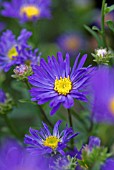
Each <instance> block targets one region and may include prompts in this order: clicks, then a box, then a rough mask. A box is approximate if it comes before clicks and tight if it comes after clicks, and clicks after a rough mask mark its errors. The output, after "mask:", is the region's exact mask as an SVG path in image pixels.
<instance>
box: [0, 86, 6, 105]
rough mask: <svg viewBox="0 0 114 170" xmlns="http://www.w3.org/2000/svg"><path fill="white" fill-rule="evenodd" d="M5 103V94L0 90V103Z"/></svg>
mask: <svg viewBox="0 0 114 170" xmlns="http://www.w3.org/2000/svg"><path fill="white" fill-rule="evenodd" d="M5 101H6V94H5V93H4V91H3V90H2V89H0V103H5Z"/></svg>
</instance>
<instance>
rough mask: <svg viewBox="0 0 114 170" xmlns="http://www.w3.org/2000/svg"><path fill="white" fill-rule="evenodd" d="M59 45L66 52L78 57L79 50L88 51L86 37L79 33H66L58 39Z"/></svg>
mask: <svg viewBox="0 0 114 170" xmlns="http://www.w3.org/2000/svg"><path fill="white" fill-rule="evenodd" d="M58 45H59V46H60V48H61V49H62V50H63V51H64V52H68V53H69V54H71V55H76V52H77V51H78V49H82V50H85V49H86V41H84V36H83V35H82V34H81V33H78V32H69V33H64V34H63V35H61V36H60V37H59V38H58Z"/></svg>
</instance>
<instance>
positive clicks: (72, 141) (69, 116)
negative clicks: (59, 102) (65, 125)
mask: <svg viewBox="0 0 114 170" xmlns="http://www.w3.org/2000/svg"><path fill="white" fill-rule="evenodd" d="M68 119H69V125H70V127H72V129H73V122H72V116H71V112H70V109H68ZM71 147H72V148H74V139H73V138H72V139H71Z"/></svg>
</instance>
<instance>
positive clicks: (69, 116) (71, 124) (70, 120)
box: [68, 109, 73, 128]
mask: <svg viewBox="0 0 114 170" xmlns="http://www.w3.org/2000/svg"><path fill="white" fill-rule="evenodd" d="M68 119H69V125H70V127H72V128H73V123H72V117H71V113H70V109H68Z"/></svg>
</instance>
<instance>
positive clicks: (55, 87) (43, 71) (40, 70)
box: [29, 52, 91, 115]
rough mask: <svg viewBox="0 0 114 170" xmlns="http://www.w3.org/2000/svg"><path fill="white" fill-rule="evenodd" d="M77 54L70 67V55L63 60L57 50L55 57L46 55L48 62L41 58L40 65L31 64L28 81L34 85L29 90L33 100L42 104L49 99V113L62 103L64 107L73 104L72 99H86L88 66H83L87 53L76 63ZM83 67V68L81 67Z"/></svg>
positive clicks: (69, 106) (53, 111)
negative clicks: (31, 73)
mask: <svg viewBox="0 0 114 170" xmlns="http://www.w3.org/2000/svg"><path fill="white" fill-rule="evenodd" d="M79 56H80V55H78V56H77V58H76V60H75V63H74V66H73V68H72V69H71V67H70V56H69V54H68V53H67V54H66V57H65V60H63V56H62V53H60V52H58V54H57V59H56V58H55V57H54V56H52V57H50V56H49V57H48V62H47V63H46V61H45V60H44V59H43V58H42V59H41V60H40V66H33V73H34V74H33V75H32V76H30V77H29V82H30V83H31V84H32V85H33V86H35V87H33V88H32V89H31V90H30V93H31V95H32V97H33V98H32V100H33V101H38V104H44V103H46V102H48V101H50V100H51V102H50V107H51V108H52V110H51V115H53V114H54V113H55V112H56V111H57V110H58V109H59V107H60V105H61V104H62V105H63V106H64V107H65V108H67V109H68V108H71V107H72V106H73V105H74V99H77V100H82V101H84V102H86V101H87V99H86V94H85V89H84V88H85V87H86V86H87V84H88V79H89V72H90V70H91V69H90V67H83V65H84V63H85V60H86V58H87V55H84V56H83V57H82V59H81V60H80V62H79V63H78V59H79ZM82 67H83V68H82Z"/></svg>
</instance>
